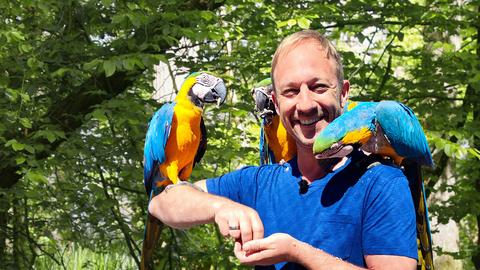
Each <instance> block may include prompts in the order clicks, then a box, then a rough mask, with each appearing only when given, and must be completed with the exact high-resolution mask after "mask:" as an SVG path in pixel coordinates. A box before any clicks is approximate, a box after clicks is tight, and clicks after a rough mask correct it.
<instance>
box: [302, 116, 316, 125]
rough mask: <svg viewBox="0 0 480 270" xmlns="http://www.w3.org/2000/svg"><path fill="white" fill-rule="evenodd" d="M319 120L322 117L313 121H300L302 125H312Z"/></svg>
mask: <svg viewBox="0 0 480 270" xmlns="http://www.w3.org/2000/svg"><path fill="white" fill-rule="evenodd" d="M318 120H320V117H316V118H312V119H308V120H300V123H301V124H302V125H311V124H313V123H315V122H317V121H318Z"/></svg>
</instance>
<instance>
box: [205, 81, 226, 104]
mask: <svg viewBox="0 0 480 270" xmlns="http://www.w3.org/2000/svg"><path fill="white" fill-rule="evenodd" d="M226 97H227V87H225V83H224V82H223V80H219V81H218V82H217V84H216V85H215V86H214V87H213V88H212V90H210V91H209V92H208V93H207V94H206V95H205V97H203V101H204V102H206V103H216V104H217V106H220V105H222V104H223V102H224V101H225V98H226Z"/></svg>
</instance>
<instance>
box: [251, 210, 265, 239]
mask: <svg viewBox="0 0 480 270" xmlns="http://www.w3.org/2000/svg"><path fill="white" fill-rule="evenodd" d="M251 223H252V231H253V240H255V239H263V232H264V230H263V223H262V221H261V220H260V218H259V217H258V216H257V215H255V218H252V220H251Z"/></svg>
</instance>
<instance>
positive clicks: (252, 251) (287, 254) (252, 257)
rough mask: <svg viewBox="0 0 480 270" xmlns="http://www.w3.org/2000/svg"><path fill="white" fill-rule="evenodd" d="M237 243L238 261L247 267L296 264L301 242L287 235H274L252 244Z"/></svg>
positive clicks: (235, 249)
mask: <svg viewBox="0 0 480 270" xmlns="http://www.w3.org/2000/svg"><path fill="white" fill-rule="evenodd" d="M243 243H244V244H243V245H242V244H241V243H240V242H235V248H234V250H233V251H234V253H235V256H236V257H237V259H238V260H239V261H240V262H241V263H243V264H247V265H271V264H275V263H279V262H295V261H296V259H295V258H296V257H297V255H298V244H299V242H298V241H297V240H296V239H295V238H293V237H291V236H290V235H288V234H285V233H276V234H272V235H270V236H269V237H267V238H264V239H258V240H252V241H250V242H243Z"/></svg>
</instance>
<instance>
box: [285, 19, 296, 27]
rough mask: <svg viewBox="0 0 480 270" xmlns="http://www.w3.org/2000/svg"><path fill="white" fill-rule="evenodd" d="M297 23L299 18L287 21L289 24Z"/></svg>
mask: <svg viewBox="0 0 480 270" xmlns="http://www.w3.org/2000/svg"><path fill="white" fill-rule="evenodd" d="M295 24H297V20H295V19H290V20H288V21H287V25H288V26H294V25H295Z"/></svg>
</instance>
